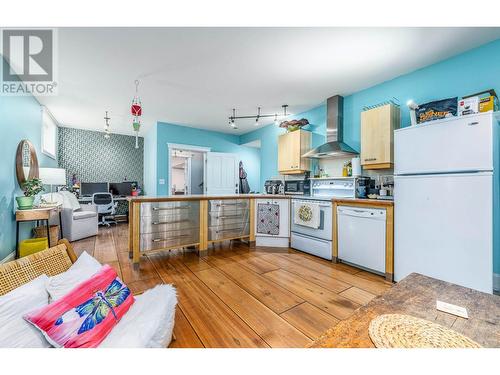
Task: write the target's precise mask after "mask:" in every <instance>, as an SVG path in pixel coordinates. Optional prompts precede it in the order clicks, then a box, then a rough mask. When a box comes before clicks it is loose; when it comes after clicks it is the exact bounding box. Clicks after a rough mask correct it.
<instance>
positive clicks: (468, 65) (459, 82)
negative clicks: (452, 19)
mask: <svg viewBox="0 0 500 375" xmlns="http://www.w3.org/2000/svg"><path fill="white" fill-rule="evenodd" d="M487 89H495V90H496V92H497V94H498V95H500V39H497V40H496V41H494V42H491V43H488V44H485V45H483V46H481V47H478V48H475V49H472V50H469V51H467V52H464V53H462V54H460V55H457V56H454V57H452V58H450V59H447V60H444V61H441V62H439V63H436V64H433V65H430V66H427V67H425V68H422V69H419V70H417V71H414V72H412V73H409V74H405V75H403V76H400V77H397V78H395V79H393V80H390V81H387V82H384V83H381V84H379V85H376V86H373V87H370V88H368V89H366V90H362V91H359V92H356V93H354V94H352V95H350V96H347V97H346V98H345V101H344V126H345V128H344V129H345V132H344V140H345V141H346V142H347V143H348V144H350V145H351V146H352V147H354V148H355V149H358V150H359V147H360V113H361V111H362V109H363V106H366V105H373V104H377V103H380V102H383V101H385V100H389V99H392V98H393V97H395V98H396V99H398V100H399V102H400V103H401V125H402V126H408V125H409V124H410V114H409V111H408V108H407V107H406V102H407V101H408V100H409V99H413V100H415V102H417V103H425V102H429V101H431V100H435V99H444V98H450V97H455V96H458V97H462V96H464V95H468V94H474V93H476V92H479V91H483V90H487Z"/></svg>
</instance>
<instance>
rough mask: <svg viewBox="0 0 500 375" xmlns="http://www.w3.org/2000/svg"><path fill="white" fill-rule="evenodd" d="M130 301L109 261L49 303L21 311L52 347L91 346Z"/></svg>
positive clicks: (125, 287) (104, 335)
mask: <svg viewBox="0 0 500 375" xmlns="http://www.w3.org/2000/svg"><path fill="white" fill-rule="evenodd" d="M133 303H134V297H133V296H132V293H131V292H130V289H129V288H128V287H127V286H126V285H125V284H124V283H123V281H121V280H120V279H119V278H118V276H117V274H116V271H115V270H114V269H113V268H111V267H110V266H109V265H104V266H102V268H101V270H100V271H99V272H98V273H96V274H94V275H92V276H91V277H90V278H89V279H88V280H86V281H84V282H82V283H80V284H79V285H77V286H76V287H75V288H74V289H72V290H71V292H69V293H68V294H66V295H65V296H64V297H62V298H59V299H58V300H56V301H55V302H52V303H51V304H50V305H48V306H45V307H42V308H39V309H37V310H34V311H32V312H29V313H27V314H26V315H24V319H26V320H27V321H28V322H30V323H31V324H33V325H34V326H35V327H37V328H38V329H39V330H40V331H41V332H42V333H43V335H44V336H45V338H46V339H47V341H48V342H49V343H51V344H52V345H54V346H55V347H65V348H95V347H97V346H98V345H99V344H100V343H101V342H102V341H103V340H104V339H105V338H106V336H107V335H108V334H109V333H110V332H111V330H112V329H113V327H115V326H116V324H117V323H118V322H119V321H120V319H121V318H122V317H123V316H124V315H125V314H126V313H127V311H128V310H129V308H130V306H132V304H133Z"/></svg>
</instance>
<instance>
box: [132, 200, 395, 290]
mask: <svg viewBox="0 0 500 375" xmlns="http://www.w3.org/2000/svg"><path fill="white" fill-rule="evenodd" d="M270 197H272V200H282V199H287V200H288V199H292V198H294V197H295V198H297V197H296V196H290V195H269V194H232V195H181V196H167V197H148V196H139V197H129V198H128V201H129V237H128V249H129V255H130V258H132V259H133V264H134V267H135V268H138V267H139V262H140V255H141V254H143V253H148V252H157V251H163V250H169V249H175V248H182V247H194V248H196V249H197V250H198V254H199V255H201V256H203V255H206V254H207V252H208V246H209V245H210V244H213V243H217V242H221V241H227V240H235V239H243V240H247V241H248V243H249V245H253V244H254V243H255V240H256V235H255V233H256V228H255V226H256V221H255V216H256V200H259V199H265V200H268V199H269V198H270ZM332 202H333V204H334V207H336V206H337V205H350V206H352V205H354V206H358V207H380V208H385V209H386V210H387V211H388V215H387V237H386V240H387V246H386V278H387V280H390V281H392V275H393V262H394V260H393V259H394V249H393V230H394V229H393V228H394V222H393V214H392V212H393V202H390V201H381V200H375V199H354V198H353V199H340V198H333V199H332ZM335 211H336V210H335V209H334V214H335ZM290 221H291V220H290ZM290 221H288V222H287V223H288V224H287V225H290V224H289V222H290ZM336 222H337V220H336V217H335V216H334V220H333V223H332V224H333V228H332V230H333V231H332V232H333V236H334V239H333V246H332V254H333V260H334V262H337V261H338V256H337V254H338V249H337V247H336V246H335V244H336V243H337V241H336V238H337V236H338V232H337V226H336Z"/></svg>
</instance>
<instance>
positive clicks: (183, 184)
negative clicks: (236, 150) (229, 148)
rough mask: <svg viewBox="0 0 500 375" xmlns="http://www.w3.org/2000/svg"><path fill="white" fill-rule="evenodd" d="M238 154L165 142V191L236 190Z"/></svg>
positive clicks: (201, 192) (177, 192)
mask: <svg viewBox="0 0 500 375" xmlns="http://www.w3.org/2000/svg"><path fill="white" fill-rule="evenodd" d="M238 160H239V159H238V155H236V154H231V153H223V152H210V148H208V147H199V146H191V145H182V144H172V143H169V144H168V192H169V193H168V194H169V195H188V194H234V193H238V191H239V190H238V189H239V178H238Z"/></svg>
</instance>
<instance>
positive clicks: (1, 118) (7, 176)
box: [0, 96, 57, 260]
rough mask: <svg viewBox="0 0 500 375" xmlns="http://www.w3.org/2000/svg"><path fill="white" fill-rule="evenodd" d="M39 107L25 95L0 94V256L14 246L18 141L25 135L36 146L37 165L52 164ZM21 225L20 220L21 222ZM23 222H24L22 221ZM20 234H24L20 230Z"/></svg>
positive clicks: (54, 161)
mask: <svg viewBox="0 0 500 375" xmlns="http://www.w3.org/2000/svg"><path fill="white" fill-rule="evenodd" d="M41 129H42V110H41V107H40V105H39V104H38V102H37V101H36V100H35V99H34V98H33V97H31V96H28V97H20V96H18V97H3V96H0V130H1V132H2V140H1V141H0V260H2V259H3V258H5V257H6V256H7V255H9V254H10V253H11V252H12V251H14V250H15V246H16V244H15V242H16V232H15V230H16V225H15V220H14V209H15V206H16V203H15V197H16V196H18V195H22V191H21V190H20V189H19V185H18V183H17V177H16V170H15V167H16V162H15V158H16V149H17V145H18V143H19V141H21V140H22V139H28V140H29V141H31V142H32V143H33V145H34V146H35V148H36V153H37V156H38V164H39V166H40V167H56V166H57V162H56V160H54V159H52V158H50V157H48V156H46V155H44V154H42V151H41V148H40V143H41V136H42V135H41ZM23 225H24V224H23ZM26 226H27V224H26ZM23 234H24V235H25V234H26V232H25V233H23Z"/></svg>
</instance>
